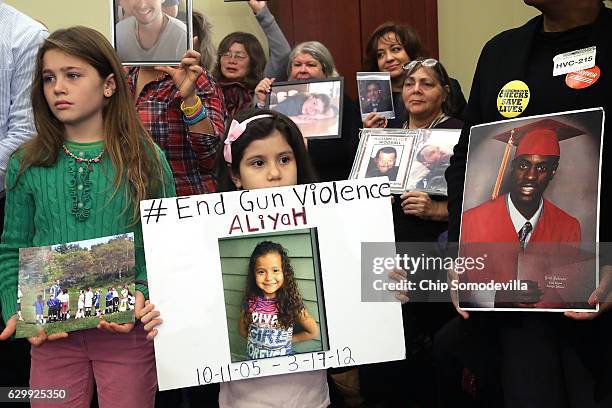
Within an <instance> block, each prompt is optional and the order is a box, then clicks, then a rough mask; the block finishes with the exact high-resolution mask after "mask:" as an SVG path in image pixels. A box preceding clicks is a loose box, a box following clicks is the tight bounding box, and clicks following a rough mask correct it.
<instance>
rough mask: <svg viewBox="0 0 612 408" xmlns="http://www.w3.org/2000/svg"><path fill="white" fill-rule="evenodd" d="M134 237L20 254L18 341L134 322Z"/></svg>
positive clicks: (116, 237) (52, 247) (102, 240)
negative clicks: (40, 334) (101, 324)
mask: <svg viewBox="0 0 612 408" xmlns="http://www.w3.org/2000/svg"><path fill="white" fill-rule="evenodd" d="M134 275H135V270H134V240H133V234H131V233H130V234H121V235H116V236H111V237H105V238H100V239H92V240H86V241H79V242H70V243H65V244H59V245H52V246H44V247H32V248H22V249H20V251H19V285H18V289H17V315H18V321H17V334H16V337H32V336H36V335H38V332H39V330H40V328H43V329H44V330H45V333H46V334H47V335H49V334H53V333H60V332H70V331H75V330H81V329H88V328H93V327H96V326H97V325H98V323H99V321H100V319H104V320H106V321H109V322H116V323H129V322H133V321H134V305H135V302H136V297H135V290H134Z"/></svg>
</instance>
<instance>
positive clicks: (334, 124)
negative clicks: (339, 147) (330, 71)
mask: <svg viewBox="0 0 612 408" xmlns="http://www.w3.org/2000/svg"><path fill="white" fill-rule="evenodd" d="M343 92H344V79H343V78H342V77H337V78H326V79H311V80H307V81H289V82H273V83H272V86H271V91H270V94H269V96H268V107H269V108H270V109H271V110H273V111H276V112H280V113H282V114H284V115H287V116H289V118H291V120H292V121H293V122H294V123H295V124H296V125H297V126H298V128H299V129H300V131H301V132H302V135H303V136H304V137H306V138H311V137H312V138H321V139H329V138H338V137H340V136H341V134H342V97H343Z"/></svg>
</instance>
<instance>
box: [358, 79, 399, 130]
mask: <svg viewBox="0 0 612 408" xmlns="http://www.w3.org/2000/svg"><path fill="white" fill-rule="evenodd" d="M357 90H358V91H359V106H360V108H361V119H362V120H363V119H364V118H365V117H366V116H368V114H369V113H372V112H375V113H378V114H380V115H381V116H383V117H385V118H387V119H394V118H395V111H394V109H393V96H392V95H393V94H392V92H391V74H390V73H389V72H358V73H357Z"/></svg>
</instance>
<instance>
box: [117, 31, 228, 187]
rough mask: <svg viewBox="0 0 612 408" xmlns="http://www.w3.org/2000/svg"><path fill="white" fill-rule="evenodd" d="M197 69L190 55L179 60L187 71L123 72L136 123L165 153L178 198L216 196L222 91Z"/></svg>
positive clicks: (196, 55) (197, 57)
mask: <svg viewBox="0 0 612 408" xmlns="http://www.w3.org/2000/svg"><path fill="white" fill-rule="evenodd" d="M194 22H195V20H194ZM194 28H195V27H194ZM196 32H197V31H196ZM199 64H200V54H199V53H198V52H196V51H194V50H189V51H187V53H185V55H184V57H183V59H182V60H181V66H188V67H189V70H181V69H176V68H172V67H155V68H152V67H130V68H129V69H128V71H127V78H128V83H129V85H130V88H131V90H132V93H133V94H134V95H135V100H136V109H137V110H138V115H139V116H140V120H141V121H142V123H143V124H144V126H145V128H146V129H147V130H148V131H149V133H150V134H151V136H152V137H153V139H154V140H155V142H156V143H157V144H158V145H159V147H161V148H162V150H163V151H164V152H165V153H166V159H167V160H168V163H170V168H171V169H172V174H173V176H174V183H175V185H176V192H177V194H178V195H179V196H185V195H197V194H204V193H213V192H215V191H216V184H217V183H216V181H215V177H214V174H213V172H214V164H215V155H216V153H217V149H218V147H219V145H220V140H221V136H222V135H223V132H224V130H225V128H224V123H225V104H224V101H223V93H222V91H221V88H220V87H219V85H217V83H216V82H215V80H214V79H213V77H212V76H211V75H210V74H209V73H208V72H207V71H205V70H204V69H203V68H202V67H201V66H200V65H199Z"/></svg>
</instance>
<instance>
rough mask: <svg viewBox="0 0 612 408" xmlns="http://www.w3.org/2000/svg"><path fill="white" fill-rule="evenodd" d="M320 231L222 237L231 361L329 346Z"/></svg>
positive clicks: (221, 254)
mask: <svg viewBox="0 0 612 408" xmlns="http://www.w3.org/2000/svg"><path fill="white" fill-rule="evenodd" d="M316 234H317V231H316V228H312V229H306V230H294V231H286V232H282V233H280V232H279V233H272V234H257V235H247V236H241V237H236V238H221V239H219V250H220V256H221V270H222V274H223V289H224V296H225V308H226V315H227V325H228V332H229V333H228V334H229V342H230V351H231V356H232V362H240V361H246V360H257V359H262V358H269V357H279V356H287V355H292V354H299V353H308V352H313V351H323V350H327V349H329V347H328V340H327V329H326V322H325V302H324V300H323V293H322V283H321V270H320V269H321V268H320V265H319V260H318V246H317V238H316V237H317V235H316Z"/></svg>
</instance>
